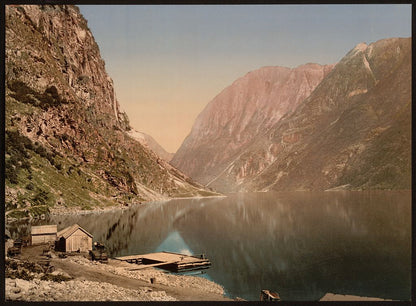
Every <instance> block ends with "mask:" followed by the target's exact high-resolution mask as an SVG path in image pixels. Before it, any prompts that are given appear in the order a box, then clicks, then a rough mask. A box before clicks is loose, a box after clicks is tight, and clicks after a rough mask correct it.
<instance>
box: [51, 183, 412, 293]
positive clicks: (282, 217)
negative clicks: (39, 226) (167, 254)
mask: <svg viewBox="0 0 416 306" xmlns="http://www.w3.org/2000/svg"><path fill="white" fill-rule="evenodd" d="M48 222H56V223H57V224H58V229H61V228H63V227H64V226H68V225H71V224H73V223H74V222H77V223H78V224H80V225H81V226H82V227H84V228H85V229H87V230H88V231H89V232H91V233H92V234H93V235H94V240H99V241H102V242H104V243H105V244H106V245H107V246H108V248H109V253H110V255H111V256H121V255H128V254H144V253H148V252H154V251H163V250H165V251H174V252H183V253H193V254H200V253H205V254H206V256H207V257H208V258H209V259H210V260H211V262H212V266H211V268H210V269H208V270H206V274H205V276H206V277H208V278H209V279H211V280H213V281H215V282H217V283H219V284H220V285H222V286H223V287H224V288H225V290H226V293H227V295H228V296H230V297H233V298H234V297H237V296H238V297H241V298H243V299H247V300H258V299H259V293H260V290H261V289H270V290H272V291H276V292H278V293H279V294H280V296H281V298H282V300H318V299H320V298H321V297H322V296H323V295H324V294H325V293H328V292H331V293H338V294H350V295H358V296H370V297H380V298H386V299H394V300H409V299H410V279H411V274H410V271H411V193H410V192H390V191H389V192H387V191H373V192H290V193H289V192H288V193H273V192H268V193H239V194H232V195H229V196H228V197H226V198H205V199H188V200H183V199H180V200H179V199H178V200H171V201H168V202H160V203H151V204H146V205H140V206H136V207H132V208H130V209H127V210H124V211H112V212H106V213H102V214H90V215H83V216H79V215H78V216H76V215H67V216H60V217H53V219H51V220H49V221H48Z"/></svg>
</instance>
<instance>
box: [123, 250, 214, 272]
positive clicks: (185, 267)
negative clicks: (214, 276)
mask: <svg viewBox="0 0 416 306" xmlns="http://www.w3.org/2000/svg"><path fill="white" fill-rule="evenodd" d="M115 259H117V260H121V261H126V262H128V263H134V264H137V265H138V267H137V268H132V269H129V270H130V271H134V270H141V269H146V268H150V267H158V268H162V269H164V270H168V271H171V272H183V271H192V270H202V269H208V268H209V267H210V266H211V262H210V261H209V260H208V259H207V258H205V256H203V255H201V256H190V255H185V254H179V253H172V252H158V253H150V254H144V255H130V256H122V257H116V258H115Z"/></svg>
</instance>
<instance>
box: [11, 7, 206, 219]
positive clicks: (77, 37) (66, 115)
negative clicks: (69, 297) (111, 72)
mask: <svg viewBox="0 0 416 306" xmlns="http://www.w3.org/2000/svg"><path fill="white" fill-rule="evenodd" d="M129 130H130V126H129V122H128V118H127V115H126V114H125V113H123V112H122V111H121V110H120V106H119V103H118V101H117V98H116V96H115V92H114V86H113V81H112V80H111V78H110V77H109V76H108V75H107V73H106V71H105V63H104V61H103V59H102V58H101V56H100V52H99V48H98V45H97V43H96V42H95V40H94V38H93V35H92V33H91V32H90V30H89V29H88V26H87V21H86V20H85V19H84V18H83V17H82V15H81V14H80V12H79V9H78V8H77V7H75V6H68V5H62V6H54V5H22V6H20V5H13V6H12V5H9V6H6V169H5V173H6V210H8V211H10V215H14V216H17V217H19V216H23V215H28V214H31V215H36V214H38V213H41V212H44V211H45V210H47V209H48V207H50V206H59V207H70V206H78V207H83V208H85V209H90V208H93V207H95V206H106V205H114V204H115V203H120V204H127V203H131V202H138V201H148V200H155V199H162V198H168V197H177V196H192V195H201V194H211V193H209V192H207V191H205V190H203V188H201V186H200V185H198V184H196V183H193V182H192V181H191V180H190V179H189V178H188V177H187V176H185V175H184V174H182V173H181V172H179V171H178V170H176V169H174V168H173V167H172V166H170V165H169V164H168V163H167V162H165V161H164V160H163V159H161V158H159V156H157V155H156V154H155V153H154V152H153V151H152V150H150V149H149V148H147V147H144V146H143V145H142V144H140V143H139V142H138V141H137V140H134V139H133V138H132V137H131V136H130V135H129V134H128V133H129Z"/></svg>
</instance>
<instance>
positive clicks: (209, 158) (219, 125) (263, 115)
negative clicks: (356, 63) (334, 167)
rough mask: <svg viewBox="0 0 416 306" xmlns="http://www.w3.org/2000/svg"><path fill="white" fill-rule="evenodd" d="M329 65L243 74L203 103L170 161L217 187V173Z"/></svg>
mask: <svg viewBox="0 0 416 306" xmlns="http://www.w3.org/2000/svg"><path fill="white" fill-rule="evenodd" d="M332 68H333V66H331V65H327V66H321V65H318V64H306V65H302V66H299V67H297V68H294V69H290V68H285V67H263V68H261V69H258V70H255V71H252V72H249V73H248V74H246V75H245V76H244V77H242V78H240V79H238V80H236V81H235V82H234V83H233V84H232V85H231V86H229V87H227V88H225V89H224V90H223V91H222V92H221V93H220V94H219V95H218V96H216V97H215V98H214V99H213V100H212V101H211V102H210V103H209V104H208V105H207V106H206V108H205V109H204V110H203V111H202V113H201V114H200V115H199V116H198V118H197V119H196V121H195V123H194V125H193V127H192V131H191V133H190V134H189V136H188V137H187V138H186V139H185V141H184V143H183V144H182V145H181V147H180V148H179V150H178V151H177V152H176V154H175V155H174V158H173V159H172V161H171V163H172V165H174V166H175V167H177V168H179V169H181V170H182V171H184V172H185V173H187V174H188V175H189V176H191V177H192V178H193V179H195V180H197V181H198V182H200V183H203V184H208V185H210V186H214V187H215V188H218V187H221V186H217V184H215V183H214V182H215V181H216V180H217V179H218V177H219V176H221V175H223V171H224V170H225V169H227V167H229V165H231V164H232V163H233V162H234V161H236V160H238V159H239V157H240V155H241V154H243V153H244V152H245V150H247V149H248V148H249V147H250V146H251V145H252V144H253V142H255V141H256V139H257V138H258V137H260V136H261V135H263V133H264V132H265V131H266V130H268V129H270V128H271V127H272V126H273V125H274V124H276V123H277V122H278V121H279V120H280V119H281V118H282V116H283V115H285V114H289V113H291V112H292V111H293V110H295V108H296V107H297V106H298V105H299V103H301V102H302V101H303V100H304V99H305V98H306V97H308V96H309V94H310V93H311V92H312V91H313V90H314V89H315V87H316V86H317V85H318V84H319V83H320V82H321V80H322V79H323V78H324V77H325V76H326V75H327V74H328V73H329V72H330V71H331V69H332ZM220 189H223V188H220Z"/></svg>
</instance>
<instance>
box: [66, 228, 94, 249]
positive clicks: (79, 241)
mask: <svg viewBox="0 0 416 306" xmlns="http://www.w3.org/2000/svg"><path fill="white" fill-rule="evenodd" d="M78 250H79V251H81V252H88V251H90V250H92V238H91V237H90V236H88V235H87V234H85V233H84V232H83V231H82V230H80V229H78V230H77V231H75V233H73V234H72V235H71V236H70V237H68V238H67V239H66V251H67V252H76V251H78Z"/></svg>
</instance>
